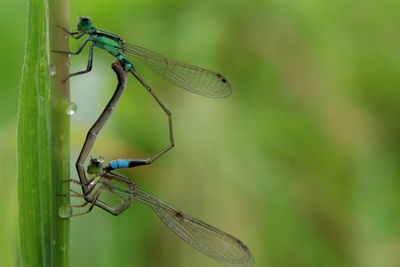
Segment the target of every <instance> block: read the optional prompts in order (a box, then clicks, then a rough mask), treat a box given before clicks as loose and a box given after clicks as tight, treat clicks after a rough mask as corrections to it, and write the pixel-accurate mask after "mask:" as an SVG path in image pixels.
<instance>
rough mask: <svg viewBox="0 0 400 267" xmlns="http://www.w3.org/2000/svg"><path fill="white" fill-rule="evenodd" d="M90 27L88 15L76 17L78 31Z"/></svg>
mask: <svg viewBox="0 0 400 267" xmlns="http://www.w3.org/2000/svg"><path fill="white" fill-rule="evenodd" d="M91 27H92V20H91V19H90V18H88V17H80V18H79V19H78V26H77V28H78V31H80V32H84V31H87V30H89V29H90V28H91Z"/></svg>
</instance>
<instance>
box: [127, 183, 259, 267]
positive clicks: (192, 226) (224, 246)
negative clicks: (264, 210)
mask: <svg viewBox="0 0 400 267" xmlns="http://www.w3.org/2000/svg"><path fill="white" fill-rule="evenodd" d="M134 192H135V193H134V198H136V199H137V200H138V201H140V202H142V203H144V204H146V205H148V206H150V207H152V208H153V210H154V212H155V213H156V214H157V215H158V216H159V217H160V218H161V220H163V221H164V223H165V224H167V225H168V227H169V228H171V229H172V230H173V231H174V232H175V233H176V234H177V235H178V236H179V237H180V238H182V239H183V240H185V241H186V242H188V243H189V244H190V245H191V246H193V247H194V248H196V249H198V250H199V251H200V252H202V253H204V254H205V255H207V256H209V257H211V258H214V259H216V260H219V261H221V262H224V263H226V264H228V265H230V266H235V267H239V266H240V267H249V266H252V265H253V257H252V256H251V253H250V251H249V249H248V248H247V247H246V246H245V245H244V244H243V243H242V242H241V241H240V240H238V239H236V238H235V237H233V236H231V235H229V234H227V233H224V232H222V231H221V230H218V229H217V228H215V227H213V226H211V225H208V224H206V223H204V222H202V221H199V220H197V219H195V218H193V217H191V216H189V215H186V214H184V213H183V212H181V211H179V210H177V209H175V208H174V207H171V206H170V205H168V204H167V203H165V202H163V201H162V200H160V199H158V198H157V197H155V196H152V195H150V194H149V193H146V192H145V191H143V190H141V189H140V188H138V187H136V189H135V191H134Z"/></svg>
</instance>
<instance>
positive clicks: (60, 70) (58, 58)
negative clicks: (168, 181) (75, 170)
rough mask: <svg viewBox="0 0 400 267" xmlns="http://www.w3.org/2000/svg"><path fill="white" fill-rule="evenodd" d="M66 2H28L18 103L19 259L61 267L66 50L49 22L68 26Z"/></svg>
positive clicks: (63, 251)
mask: <svg viewBox="0 0 400 267" xmlns="http://www.w3.org/2000/svg"><path fill="white" fill-rule="evenodd" d="M67 18H68V1H47V0H30V1H29V2H28V20H27V21H28V29H27V37H26V38H27V40H26V47H25V59H24V67H23V73H22V79H21V88H20V94H19V107H18V158H17V161H18V162H17V164H18V198H19V230H20V231H19V232H20V251H19V261H20V263H21V265H22V266H29V267H31V266H33V267H35V266H40V267H43V266H44V267H46V266H51V267H54V266H67V265H68V254H67V253H68V235H69V221H68V220H64V219H59V218H58V208H59V207H60V206H61V205H63V204H66V202H67V201H68V199H67V198H62V197H58V196H57V194H64V193H67V192H68V184H67V183H64V182H63V181H64V180H66V179H68V178H69V176H70V175H69V117H68V115H67V113H66V110H67V107H68V104H69V85H68V83H64V84H63V83H62V82H61V81H62V79H63V78H64V77H66V75H67V73H68V65H67V60H68V58H67V57H66V56H62V55H54V54H53V53H51V49H52V48H53V47H57V48H59V49H65V50H67V48H68V40H67V39H65V38H63V33H62V32H61V31H57V29H56V28H55V25H57V24H60V25H63V26H67V25H68V23H67V22H68V19H67Z"/></svg>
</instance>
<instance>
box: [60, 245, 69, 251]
mask: <svg viewBox="0 0 400 267" xmlns="http://www.w3.org/2000/svg"><path fill="white" fill-rule="evenodd" d="M59 248H60V250H61V251H66V250H67V246H66V245H62V246H60V247H59Z"/></svg>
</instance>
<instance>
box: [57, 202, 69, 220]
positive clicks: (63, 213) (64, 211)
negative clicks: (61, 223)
mask: <svg viewBox="0 0 400 267" xmlns="http://www.w3.org/2000/svg"><path fill="white" fill-rule="evenodd" d="M71 215H72V208H71V207H70V206H67V205H64V206H61V207H60V208H59V209H58V216H59V217H60V218H63V219H65V218H68V217H70V216H71Z"/></svg>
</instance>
